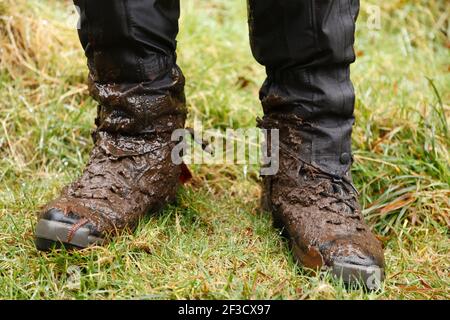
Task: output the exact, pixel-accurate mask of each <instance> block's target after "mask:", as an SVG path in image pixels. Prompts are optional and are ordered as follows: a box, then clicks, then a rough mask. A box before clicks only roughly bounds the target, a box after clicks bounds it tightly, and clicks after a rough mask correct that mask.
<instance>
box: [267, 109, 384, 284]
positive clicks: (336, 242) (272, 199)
mask: <svg viewBox="0 0 450 320" xmlns="http://www.w3.org/2000/svg"><path fill="white" fill-rule="evenodd" d="M293 119H295V117H293V116H290V120H289V119H286V118H283V119H281V118H280V117H278V116H266V117H264V119H263V120H262V121H260V124H259V125H260V127H262V128H265V129H279V130H280V131H279V134H280V148H279V150H280V153H279V171H278V173H277V174H275V175H273V176H265V177H264V178H263V181H264V184H263V198H262V207H263V209H264V210H265V211H268V212H271V213H272V215H273V221H274V225H275V227H277V228H280V229H281V230H282V231H283V233H284V235H285V236H286V237H287V238H288V239H289V240H290V244H291V247H292V251H293V254H294V257H295V258H296V260H297V261H298V263H299V264H300V265H302V266H304V267H306V268H309V269H313V270H319V269H328V270H330V271H331V273H332V274H333V275H335V276H337V277H339V278H342V279H343V281H344V282H345V283H346V284H354V283H359V284H362V285H363V286H366V287H368V288H369V289H378V288H379V287H380V285H381V282H382V281H383V278H384V255H383V249H382V247H381V244H380V242H379V241H378V239H377V238H376V237H375V236H374V234H373V233H372V232H371V231H370V229H369V228H368V226H367V225H366V224H365V222H364V218H363V216H362V214H361V208H360V205H359V203H358V193H357V191H356V189H355V187H354V186H353V184H352V179H351V176H350V173H347V174H345V175H344V176H341V177H339V176H335V175H332V174H329V173H326V172H324V171H323V170H321V169H319V168H317V167H315V166H313V165H311V164H308V163H307V162H305V161H303V160H301V159H300V157H299V154H301V153H300V150H301V145H302V138H301V132H300V130H299V129H296V128H299V127H300V126H299V125H298V122H297V123H296V124H293V123H291V124H290V123H289V121H291V122H295V121H292V120H293Z"/></svg>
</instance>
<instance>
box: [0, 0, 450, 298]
mask: <svg viewBox="0 0 450 320" xmlns="http://www.w3.org/2000/svg"><path fill="white" fill-rule="evenodd" d="M12 3H14V5H12ZM370 3H376V2H375V1H374V0H370V1H366V2H364V3H363V8H362V10H361V16H360V20H359V23H358V32H357V46H356V50H357V53H358V61H357V63H356V64H355V65H354V66H353V73H352V77H353V80H354V83H355V87H356V90H357V95H358V101H357V111H356V115H357V124H356V127H355V131H354V132H355V134H354V147H355V156H356V164H355V166H354V170H353V173H354V177H355V181H356V184H357V186H358V188H359V189H360V190H361V201H362V203H363V205H364V207H365V211H364V212H365V215H366V218H367V221H368V223H369V224H370V226H371V227H372V228H373V230H374V232H376V233H377V234H378V235H379V237H380V238H381V239H382V240H383V243H384V246H385V248H386V262H387V274H388V276H387V280H386V282H385V284H384V287H383V289H382V290H381V291H379V292H372V293H367V292H364V290H362V289H361V288H354V290H347V289H345V288H344V287H343V286H342V284H340V283H338V282H337V281H335V280H333V279H331V277H330V276H328V275H326V274H321V275H317V276H314V275H310V274H308V273H306V272H305V271H304V270H302V269H301V268H299V267H298V266H296V265H295V263H294V260H293V258H292V254H291V253H290V251H289V248H288V246H287V244H286V243H285V242H284V241H283V240H281V239H280V237H279V235H278V234H277V231H276V230H274V229H273V228H272V226H271V221H270V217H269V216H267V215H266V214H261V213H260V212H259V210H258V201H259V194H260V189H259V186H258V176H257V168H252V169H251V170H250V173H249V174H248V175H244V174H243V170H242V167H240V166H202V167H199V166H193V167H192V169H193V171H194V172H195V176H196V177H195V183H193V184H191V185H189V186H186V187H185V188H184V189H183V190H182V191H181V192H180V195H179V202H178V204H177V205H176V206H172V207H170V208H168V209H167V210H165V211H164V212H163V213H161V214H160V215H157V216H153V217H149V218H148V219H146V220H144V221H142V222H141V224H140V226H139V228H138V230H137V231H136V232H134V233H133V234H130V235H124V236H121V237H120V238H118V239H117V240H116V241H114V242H113V243H111V244H110V245H108V246H106V247H104V248H92V249H87V250H84V251H81V252H78V253H68V252H66V251H64V250H63V251H56V252H53V253H50V254H44V253H39V252H37V251H36V249H35V248H34V245H33V228H34V225H35V223H36V218H35V213H36V211H37V210H38V208H39V207H40V206H42V205H44V204H45V203H46V202H47V201H49V200H50V199H52V198H53V197H55V196H56V195H57V193H58V190H59V189H60V188H61V187H62V186H63V185H64V184H66V183H68V182H69V181H71V180H73V179H75V178H76V177H77V175H78V174H79V173H80V171H81V169H82V167H83V165H84V163H85V161H86V159H87V156H88V153H89V150H90V148H91V146H92V143H91V140H90V136H89V134H90V130H92V129H93V119H94V116H95V103H94V102H93V101H92V100H91V99H90V98H89V97H88V94H87V90H86V85H85V78H86V72H87V71H86V68H85V61H84V57H83V54H82V51H81V49H80V46H79V44H78V39H77V36H76V32H75V31H74V30H73V29H72V28H70V27H68V26H67V25H66V24H65V21H66V18H67V12H68V10H69V9H68V8H69V7H70V6H69V5H70V2H69V1H60V0H59V1H56V0H52V1H50V0H46V1H43V0H29V1H25V0H16V1H13V0H0V16H1V20H0V44H1V47H2V49H1V50H2V51H0V55H1V56H0V298H2V299H57V298H62V299H87V298H96V299H97V298H99V299H113V298H147V299H155V298H191V299H197V298H199V299H216V298H224V299H231V298H238V299H241V298H243V299H256V298H264V299H266V298H270V299H272V298H273V299H448V298H450V290H449V288H450V278H449V271H450V269H449V266H450V254H449V252H450V241H449V233H448V230H449V226H450V218H449V212H450V209H449V196H450V188H449V182H450V175H449V153H448V150H449V133H448V124H447V121H448V117H449V100H450V91H449V88H450V76H449V74H450V58H449V48H450V40H449V38H448V35H449V34H448V32H449V14H450V12H449V9H448V6H446V1H445V0H440V1H436V0H428V1H425V0H422V1H420V0H415V1H412V0H410V1H408V0H393V1H389V3H383V4H382V5H381V10H382V11H381V12H382V19H381V29H380V30H369V29H368V27H367V24H366V22H367V20H368V12H369V11H370V10H367V9H368V8H370V7H369V4H370ZM182 5H183V16H182V19H181V33H180V36H179V63H180V65H181V66H182V68H183V70H184V73H185V74H186V77H187V80H188V81H187V88H186V91H187V96H188V103H189V109H190V118H189V122H190V123H192V121H193V119H194V118H195V117H197V118H199V119H201V120H202V121H203V124H204V126H205V127H210V128H225V127H235V128H237V127H253V126H254V125H255V118H256V117H257V116H260V115H261V109H260V105H259V102H258V100H257V93H258V88H259V86H260V84H261V82H262V81H263V79H264V70H263V69H262V67H261V66H259V65H257V64H256V63H255V62H254V60H253V58H252V56H251V53H250V49H249V46H248V41H247V38H248V36H247V26H246V13H245V1H238V0H215V1H201V0H192V1H182ZM445 10H446V11H445ZM242 84H245V85H242ZM74 268H75V269H74ZM76 268H78V269H76ZM74 270H78V271H79V276H80V277H79V282H77V281H74V279H77V277H76V276H77V274H78V273H77V272H78V271H77V272H75V271H74ZM74 272H75V273H74Z"/></svg>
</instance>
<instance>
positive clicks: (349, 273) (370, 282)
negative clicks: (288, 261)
mask: <svg viewBox="0 0 450 320" xmlns="http://www.w3.org/2000/svg"><path fill="white" fill-rule="evenodd" d="M293 242H294V241H292V240H291V241H290V243H291V246H292V249H293V252H294V255H295V257H296V259H297V261H298V263H299V264H300V265H303V263H302V261H301V259H299V258H298V257H301V256H304V255H305V254H306V253H305V252H304V251H303V250H302V249H301V248H300V247H299V246H298V245H297V244H295V243H293ZM325 269H327V270H329V271H330V272H331V274H332V275H333V276H334V277H336V278H338V279H342V281H343V282H344V284H345V285H346V286H352V285H363V286H364V287H365V288H367V289H369V290H379V289H381V286H382V283H383V281H384V269H383V268H380V267H378V266H376V265H374V266H363V265H357V264H351V263H340V262H335V263H334V265H333V266H331V267H329V266H325Z"/></svg>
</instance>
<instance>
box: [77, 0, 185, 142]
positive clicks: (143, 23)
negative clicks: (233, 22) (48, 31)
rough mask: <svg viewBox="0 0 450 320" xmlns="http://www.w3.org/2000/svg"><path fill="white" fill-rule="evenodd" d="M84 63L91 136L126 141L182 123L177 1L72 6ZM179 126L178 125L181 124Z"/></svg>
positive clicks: (80, 0)
mask: <svg viewBox="0 0 450 320" xmlns="http://www.w3.org/2000/svg"><path fill="white" fill-rule="evenodd" d="M74 3H75V5H77V6H79V8H80V11H81V29H80V30H79V36H80V40H81V43H82V45H83V48H84V51H85V53H86V56H87V58H88V66H89V71H90V77H89V80H90V81H89V90H90V93H91V95H92V97H93V98H94V99H95V100H96V101H97V102H98V103H99V108H98V117H97V119H96V124H97V126H98V128H97V131H107V132H110V133H120V134H126V135H138V134H150V133H154V132H162V131H170V130H172V129H178V128H179V124H180V123H184V119H185V117H186V109H185V98H184V90H183V89H184V77H183V74H182V72H181V70H180V69H179V68H178V66H177V65H176V54H175V50H176V40H175V38H176V36H177V33H178V18H179V16H180V3H179V0H74ZM180 119H181V120H182V121H181V120H180Z"/></svg>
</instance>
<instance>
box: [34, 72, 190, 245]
mask: <svg viewBox="0 0 450 320" xmlns="http://www.w3.org/2000/svg"><path fill="white" fill-rule="evenodd" d="M168 72H170V74H169V76H166V77H162V78H161V79H160V80H155V81H152V82H148V83H138V84H101V83H96V82H94V81H92V79H91V81H90V85H89V87H90V92H91V95H92V96H93V97H94V98H95V99H96V100H97V101H98V102H99V109H98V118H97V119H96V124H97V130H96V131H95V133H94V134H93V137H94V142H95V144H94V148H93V150H92V151H91V154H90V158H89V161H88V163H87V165H86V167H85V169H84V171H83V173H82V175H81V177H80V178H79V179H78V180H77V181H75V182H73V183H72V184H70V185H68V186H66V187H65V188H64V189H63V190H62V192H61V194H60V196H59V197H58V198H57V199H55V200H53V201H52V202H50V203H49V204H48V205H46V206H45V208H44V210H42V211H41V212H40V213H39V216H38V222H37V226H36V230H35V243H36V247H37V248H38V249H39V250H49V249H52V248H55V247H56V248H58V247H61V246H64V247H66V248H74V249H78V248H86V247H89V246H92V245H101V244H104V243H106V242H107V241H108V240H109V239H110V238H111V237H112V236H114V235H117V234H119V233H121V232H123V231H125V230H133V229H134V228H135V226H136V225H137V223H138V221H139V219H140V218H142V217H143V216H144V215H145V214H147V213H154V212H156V211H158V210H160V209H162V208H163V207H164V206H165V205H167V204H168V203H170V202H172V201H174V200H175V198H176V193H177V189H178V187H179V185H180V175H181V174H182V166H180V165H175V164H174V163H173V162H172V159H171V152H172V149H173V147H174V145H175V142H172V141H171V135H172V132H173V130H176V129H180V128H183V127H184V123H185V119H186V107H185V98H184V91H183V88H184V77H183V75H182V73H181V71H180V70H179V69H178V68H177V67H174V68H172V69H171V70H169V71H168Z"/></svg>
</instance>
